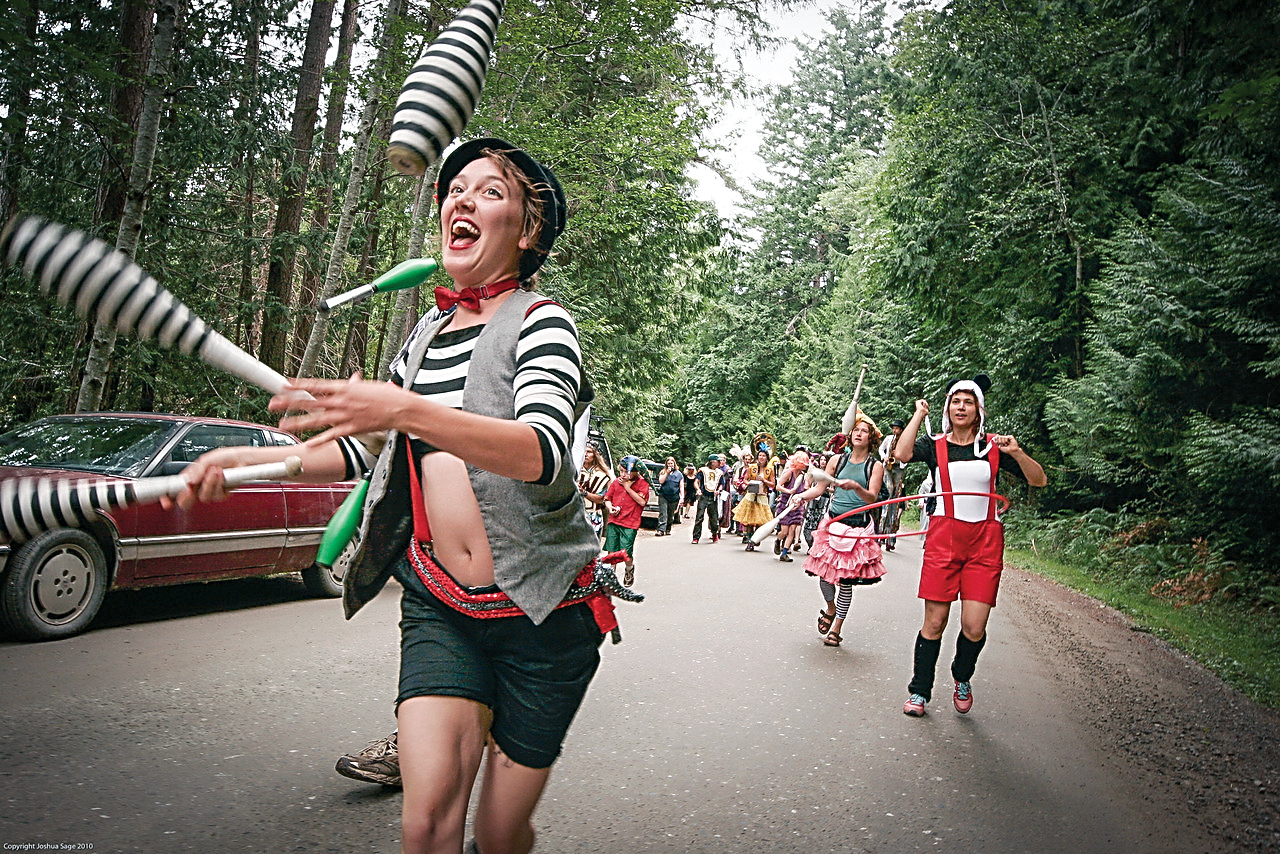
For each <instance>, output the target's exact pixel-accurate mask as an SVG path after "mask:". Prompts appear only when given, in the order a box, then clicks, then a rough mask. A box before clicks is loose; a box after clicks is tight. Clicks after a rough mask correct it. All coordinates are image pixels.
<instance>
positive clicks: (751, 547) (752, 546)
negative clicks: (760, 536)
mask: <svg viewBox="0 0 1280 854" xmlns="http://www.w3.org/2000/svg"><path fill="white" fill-rule="evenodd" d="M755 550H756V544H755V543H753V542H751V541H750V540H748V541H747V551H749V552H753V551H755Z"/></svg>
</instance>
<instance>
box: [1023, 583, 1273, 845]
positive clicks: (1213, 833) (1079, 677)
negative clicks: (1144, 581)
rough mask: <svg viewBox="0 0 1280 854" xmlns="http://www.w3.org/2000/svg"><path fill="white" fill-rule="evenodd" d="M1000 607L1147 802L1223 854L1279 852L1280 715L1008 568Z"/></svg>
mask: <svg viewBox="0 0 1280 854" xmlns="http://www.w3.org/2000/svg"><path fill="white" fill-rule="evenodd" d="M1000 593H1001V604H1002V605H1004V606H1006V607H1008V609H1009V610H1010V611H1016V612H1017V614H1018V617H1017V620H1018V622H1019V623H1021V624H1022V625H1024V626H1025V627H1026V628H1028V629H1029V630H1031V631H1032V632H1034V633H1037V634H1038V635H1039V636H1040V638H1041V640H1042V642H1041V643H1038V644H1034V645H1033V648H1034V649H1035V650H1036V652H1035V654H1036V655H1037V656H1039V657H1041V659H1042V663H1043V664H1044V665H1045V668H1046V670H1047V671H1048V672H1050V673H1051V674H1053V678H1054V679H1056V680H1057V682H1058V683H1059V684H1060V686H1061V688H1062V690H1063V691H1064V692H1068V693H1069V694H1070V695H1071V696H1073V697H1074V698H1075V701H1076V703H1077V707H1078V711H1079V718H1080V720H1081V721H1082V722H1085V723H1087V724H1088V725H1089V726H1090V727H1091V728H1092V729H1094V730H1096V732H1097V734H1098V737H1099V741H1100V743H1101V744H1102V745H1103V746H1104V748H1105V749H1109V750H1110V751H1111V752H1113V753H1114V754H1115V755H1117V756H1120V757H1123V759H1124V761H1125V762H1127V763H1128V764H1129V765H1130V766H1131V767H1132V768H1133V769H1134V771H1135V772H1136V773H1135V777H1136V778H1137V779H1138V780H1140V781H1141V784H1142V786H1143V787H1144V788H1145V790H1146V794H1144V797H1145V798H1146V799H1147V800H1148V801H1150V802H1151V803H1153V804H1156V805H1159V806H1160V807H1161V808H1162V809H1164V810H1167V811H1168V813H1169V814H1170V817H1171V818H1175V817H1176V818H1179V819H1183V820H1189V821H1191V822H1193V823H1197V824H1199V825H1200V827H1201V828H1203V830H1204V832H1205V834H1206V836H1207V837H1208V838H1209V839H1211V840H1212V841H1213V850H1215V851H1280V713H1277V712H1276V711H1274V710H1270V709H1266V708H1264V707H1262V706H1259V705H1258V704H1256V703H1254V702H1253V701H1252V700H1250V699H1249V698H1248V697H1246V696H1244V695H1243V694H1241V693H1239V692H1238V691H1236V690H1234V689H1233V688H1231V687H1230V686H1229V685H1227V684H1226V683H1224V682H1223V681H1222V680H1221V679H1219V678H1218V677H1217V676H1216V675H1214V674H1213V673H1212V672H1210V671H1209V670H1207V669H1205V668H1204V667H1202V666H1201V665H1200V664H1198V663H1196V662H1195V661H1194V660H1192V659H1191V658H1190V657H1188V656H1187V655H1185V654H1183V653H1182V652H1180V651H1178V650H1177V649H1174V648H1173V647H1171V646H1170V645H1169V644H1167V643H1165V642H1163V641H1162V640H1160V639H1159V638H1156V637H1154V636H1152V635H1151V634H1149V633H1147V632H1144V631H1141V630H1139V629H1137V628H1135V627H1134V625H1133V624H1132V623H1131V622H1130V621H1129V620H1128V619H1127V618H1126V617H1125V616H1124V615H1123V614H1121V613H1120V612H1118V611H1116V610H1114V609H1112V608H1109V607H1107V606H1105V605H1104V604H1102V603H1101V602H1099V601H1098V600H1096V599H1093V598H1092V597H1089V596H1086V595H1084V594H1082V593H1079V592H1076V591H1074V590H1071V589H1069V588H1067V587H1064V586H1062V585H1060V584H1057V583H1056V582H1052V581H1049V580H1048V579H1045V578H1043V577H1041V576H1038V575H1034V574H1031V573H1028V572H1025V571H1024V570H1021V569H1018V568H1015V567H1007V568H1006V570H1005V574H1004V579H1003V581H1002V583H1001V586H1000Z"/></svg>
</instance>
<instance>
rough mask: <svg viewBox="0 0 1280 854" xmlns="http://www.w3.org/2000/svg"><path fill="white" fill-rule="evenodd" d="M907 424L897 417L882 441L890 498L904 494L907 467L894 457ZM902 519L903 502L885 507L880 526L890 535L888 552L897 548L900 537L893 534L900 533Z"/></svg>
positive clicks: (885, 543) (886, 542) (887, 544)
mask: <svg viewBox="0 0 1280 854" xmlns="http://www.w3.org/2000/svg"><path fill="white" fill-rule="evenodd" d="M905 426H906V425H905V424H903V423H902V419H900V418H895V419H894V420H893V421H892V422H891V423H890V424H889V429H890V431H891V432H890V435H888V436H885V437H884V441H883V442H881V443H880V461H881V462H883V463H884V481H885V486H886V487H887V491H888V497H889V498H899V497H901V495H902V478H903V475H905V474H906V471H907V467H906V466H905V465H903V464H902V463H900V462H898V461H897V460H896V459H894V458H893V451H894V448H895V447H896V445H897V443H898V437H899V436H901V435H902V428H903V427H905ZM901 521H902V505H901V504H890V505H888V506H887V507H885V508H884V524H883V525H881V526H880V527H881V528H882V533H884V534H889V535H890V536H887V537H885V539H884V550H885V551H887V552H891V551H893V550H894V549H895V548H897V545H898V538H897V537H894V536H892V535H893V534H896V533H898V525H899V523H900V522H901Z"/></svg>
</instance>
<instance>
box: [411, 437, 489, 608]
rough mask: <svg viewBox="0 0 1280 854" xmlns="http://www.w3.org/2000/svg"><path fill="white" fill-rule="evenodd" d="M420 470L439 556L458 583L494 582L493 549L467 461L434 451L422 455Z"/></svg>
mask: <svg viewBox="0 0 1280 854" xmlns="http://www.w3.org/2000/svg"><path fill="white" fill-rule="evenodd" d="M420 471H421V472H422V495H423V499H424V500H425V502H426V505H427V519H428V521H429V522H430V524H431V536H432V539H433V541H434V545H433V550H434V551H435V556H436V560H437V561H439V562H440V565H441V566H443V567H444V568H445V570H447V571H448V573H449V574H450V575H452V576H453V578H454V580H455V581H457V582H458V583H459V584H463V585H465V586H467V587H483V586H485V585H488V584H493V553H492V552H490V551H489V537H488V536H487V535H486V534H485V530H484V518H483V517H482V516H481V515H480V504H479V502H477V501H476V495H475V492H474V491H472V489H471V479H470V478H469V477H467V465H466V463H464V462H463V461H462V460H460V459H458V458H457V457H455V456H454V455H453V454H447V453H445V452H443V451H435V452H433V453H430V454H426V455H425V456H423V457H422V460H421V469H420Z"/></svg>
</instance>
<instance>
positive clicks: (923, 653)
mask: <svg viewBox="0 0 1280 854" xmlns="http://www.w3.org/2000/svg"><path fill="white" fill-rule="evenodd" d="M941 651H942V638H934V639H933V640H929V639H928V638H926V637H925V636H924V635H921V634H917V635H916V655H915V670H914V671H913V672H912V674H911V684H910V685H908V686H907V691H908V692H909V693H911V694H919V695H920V696H921V697H924V698H925V699H926V700H928V699H930V698H931V697H933V673H934V671H935V670H936V669H937V667H938V653H939V652H941Z"/></svg>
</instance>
